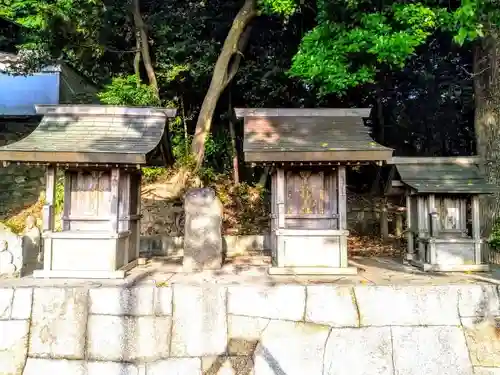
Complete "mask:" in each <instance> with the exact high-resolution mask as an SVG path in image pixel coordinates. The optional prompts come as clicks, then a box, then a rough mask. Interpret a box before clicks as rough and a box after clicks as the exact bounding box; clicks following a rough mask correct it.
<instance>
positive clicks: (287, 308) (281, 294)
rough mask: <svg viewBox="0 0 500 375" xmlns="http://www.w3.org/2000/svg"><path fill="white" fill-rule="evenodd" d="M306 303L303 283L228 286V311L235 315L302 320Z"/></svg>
mask: <svg viewBox="0 0 500 375" xmlns="http://www.w3.org/2000/svg"><path fill="white" fill-rule="evenodd" d="M305 303H306V290H305V287H303V286H301V285H278V286H273V287H266V286H250V285H242V286H230V287H228V312H229V313H230V314H234V315H244V316H254V317H259V318H269V319H283V320H295V321H301V320H303V318H304V310H305Z"/></svg>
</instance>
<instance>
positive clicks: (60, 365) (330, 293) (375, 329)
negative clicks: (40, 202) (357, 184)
mask: <svg viewBox="0 0 500 375" xmlns="http://www.w3.org/2000/svg"><path fill="white" fill-rule="evenodd" d="M498 316H500V302H499V297H498V289H497V287H496V286H490V285H473V284H468V285H457V286H435V287H433V286H426V287H425V286H422V287H418V286H405V287H392V286H367V285H361V286H356V287H347V286H332V285H311V286H303V285H291V284H285V285H276V286H263V285H228V286H226V285H218V284H208V283H207V284H201V285H193V284H174V285H162V286H158V287H155V286H153V285H150V284H145V285H141V286H137V287H130V288H120V287H104V286H102V287H99V288H90V289H89V288H69V287H68V288H42V287H36V288H17V289H12V288H10V289H7V288H5V289H0V374H2V375H11V374H12V375H13V374H23V375H38V374H51V373H53V374H68V375H69V374H77V375H103V374H106V375H124V374H126V375H132V374H133V375H163V374H168V375H202V374H203V375H228V374H233V375H250V374H252V375H306V374H307V375H379V374H380V375H395V374H398V375H403V374H404V375H422V374H425V375H473V374H476V375H498V374H500V336H499V328H498V326H495V319H496V317H498Z"/></svg>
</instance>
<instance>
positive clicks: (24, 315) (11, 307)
mask: <svg viewBox="0 0 500 375" xmlns="http://www.w3.org/2000/svg"><path fill="white" fill-rule="evenodd" d="M32 298H33V289H31V288H15V289H13V288H1V289H0V320H3V319H5V320H8V319H20V320H25V319H29V318H30V317H31V303H32Z"/></svg>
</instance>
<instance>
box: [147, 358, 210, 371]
mask: <svg viewBox="0 0 500 375" xmlns="http://www.w3.org/2000/svg"><path fill="white" fill-rule="evenodd" d="M146 374H147V375H167V374H168V375H188V374H189V375H201V374H202V373H201V359H200V358H171V359H166V360H163V361H158V362H155V363H148V364H147V365H146Z"/></svg>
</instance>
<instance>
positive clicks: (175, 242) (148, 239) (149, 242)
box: [141, 234, 271, 257]
mask: <svg viewBox="0 0 500 375" xmlns="http://www.w3.org/2000/svg"><path fill="white" fill-rule="evenodd" d="M183 247H184V237H182V236H181V237H170V236H141V254H142V255H145V256H146V255H150V256H151V255H154V256H178V257H181V256H183V254H184V251H183ZM222 249H223V253H224V255H226V256H230V257H231V256H237V255H247V254H252V253H263V252H265V251H270V249H271V237H270V236H269V234H265V235H257V234H255V235H244V236H222Z"/></svg>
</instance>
